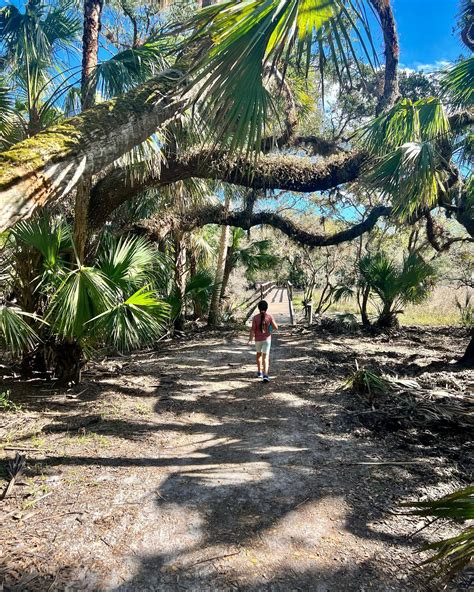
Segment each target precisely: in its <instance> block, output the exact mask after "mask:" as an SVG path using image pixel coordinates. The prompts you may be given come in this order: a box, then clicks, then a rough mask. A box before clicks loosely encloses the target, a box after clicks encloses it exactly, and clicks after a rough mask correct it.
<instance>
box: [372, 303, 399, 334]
mask: <svg viewBox="0 0 474 592" xmlns="http://www.w3.org/2000/svg"><path fill="white" fill-rule="evenodd" d="M392 304H393V303H392V302H386V303H384V305H383V308H382V312H381V313H380V316H379V318H378V319H377V323H376V324H377V327H381V328H383V329H391V328H392V327H397V326H398V319H397V315H396V314H394V313H393V312H392Z"/></svg>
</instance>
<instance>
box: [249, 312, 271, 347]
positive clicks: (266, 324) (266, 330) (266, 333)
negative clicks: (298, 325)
mask: <svg viewBox="0 0 474 592" xmlns="http://www.w3.org/2000/svg"><path fill="white" fill-rule="evenodd" d="M261 321H262V316H261V315H260V313H259V314H257V315H255V316H254V317H253V320H252V329H253V331H254V333H255V341H266V340H267V339H268V338H269V337H271V336H272V334H271V332H270V325H271V324H272V323H273V317H272V315H269V314H268V313H265V320H264V321H263V331H260V323H261Z"/></svg>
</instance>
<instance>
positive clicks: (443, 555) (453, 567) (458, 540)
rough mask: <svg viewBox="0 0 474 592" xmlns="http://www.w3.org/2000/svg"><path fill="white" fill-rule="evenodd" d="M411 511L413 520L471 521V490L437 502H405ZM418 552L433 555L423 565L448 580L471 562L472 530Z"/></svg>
mask: <svg viewBox="0 0 474 592" xmlns="http://www.w3.org/2000/svg"><path fill="white" fill-rule="evenodd" d="M402 505H403V506H405V507H409V508H413V511H412V512H411V513H412V514H414V515H416V516H426V517H433V518H434V519H435V520H439V519H441V518H450V519H453V520H459V521H463V522H465V521H472V520H474V486H471V487H466V488H465V489H460V490H458V491H455V492H454V493H452V494H450V495H446V496H444V497H441V498H439V499H436V500H428V501H425V502H408V503H405V504H402ZM421 551H434V552H435V553H434V555H432V556H431V557H429V558H428V559H426V560H425V561H424V562H423V565H426V564H428V563H437V564H438V565H439V570H438V571H437V574H436V575H438V576H444V577H447V578H450V577H452V576H454V575H456V574H457V573H459V572H461V571H462V570H464V569H465V568H466V567H468V566H469V565H470V564H471V563H472V561H473V559H474V526H473V525H472V524H471V525H469V526H467V527H466V528H464V529H463V530H462V531H461V532H460V533H459V534H458V535H456V536H453V537H449V538H446V539H442V540H440V541H436V542H434V543H429V544H427V545H425V546H424V547H422V549H421Z"/></svg>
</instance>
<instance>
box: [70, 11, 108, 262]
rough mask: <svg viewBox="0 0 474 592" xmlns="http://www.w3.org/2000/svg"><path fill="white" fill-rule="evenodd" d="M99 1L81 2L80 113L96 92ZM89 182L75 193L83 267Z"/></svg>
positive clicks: (76, 232) (78, 249)
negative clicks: (82, 23)
mask: <svg viewBox="0 0 474 592" xmlns="http://www.w3.org/2000/svg"><path fill="white" fill-rule="evenodd" d="M102 7H103V0H84V29H83V35H82V71H81V108H82V111H85V110H86V109H90V108H91V107H93V106H94V105H95V95H96V89H97V64H98V60H99V32H100V25H101V23H100V17H101V13H102ZM91 187H92V178H91V177H90V176H89V177H84V178H82V179H81V180H80V181H79V183H78V185H77V191H76V203H75V208H74V245H75V247H76V256H77V258H78V260H79V262H80V263H83V261H84V256H85V250H86V244H87V237H88V220H89V203H90V191H91Z"/></svg>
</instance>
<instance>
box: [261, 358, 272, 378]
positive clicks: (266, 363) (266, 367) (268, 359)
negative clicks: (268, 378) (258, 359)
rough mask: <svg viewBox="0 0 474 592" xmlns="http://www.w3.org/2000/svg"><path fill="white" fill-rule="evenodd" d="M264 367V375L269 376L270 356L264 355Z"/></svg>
mask: <svg viewBox="0 0 474 592" xmlns="http://www.w3.org/2000/svg"><path fill="white" fill-rule="evenodd" d="M262 358H263V360H262V366H263V373H264V374H267V375H268V368H269V365H270V356H269V354H263V353H262Z"/></svg>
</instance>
